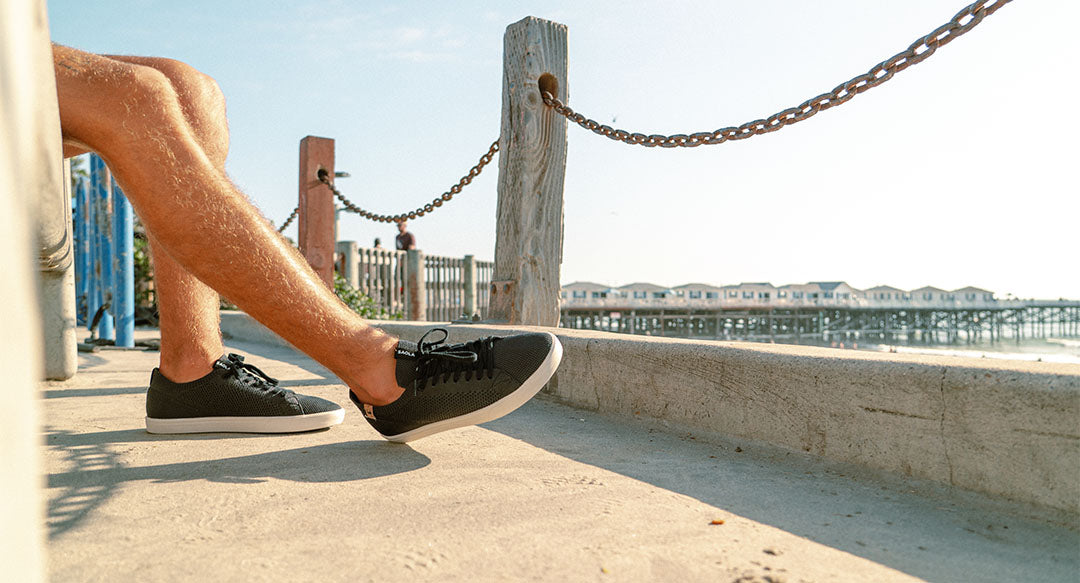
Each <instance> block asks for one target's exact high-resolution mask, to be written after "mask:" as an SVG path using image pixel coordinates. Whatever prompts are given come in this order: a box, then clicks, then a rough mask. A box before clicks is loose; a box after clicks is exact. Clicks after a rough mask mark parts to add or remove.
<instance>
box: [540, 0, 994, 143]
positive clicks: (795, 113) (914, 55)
mask: <svg viewBox="0 0 1080 583" xmlns="http://www.w3.org/2000/svg"><path fill="white" fill-rule="evenodd" d="M1011 1H1012V0H978V1H977V2H974V3H973V4H971V5H969V6H966V7H964V9H963V10H961V11H960V12H957V13H956V16H954V17H953V18H952V20H950V21H949V22H946V23H945V24H943V25H941V26H939V27H937V28H935V29H934V30H933V31H932V32H931V33H930V34H928V35H926V36H924V37H922V38H919V39H918V40H916V41H915V42H913V43H911V46H909V47H908V48H907V50H905V51H902V52H900V53H897V54H895V55H893V56H892V57H890V58H888V59H886V60H884V61H882V62H880V63H878V64H876V65H874V66H873V67H871V68H870V70H869V71H867V72H866V73H864V74H862V75H859V76H857V77H854V78H853V79H851V80H850V81H846V82H844V83H841V84H840V85H837V86H836V88H834V89H833V90H832V91H830V92H828V93H822V94H821V95H818V96H817V97H814V98H812V99H808V100H806V101H804V102H803V103H802V104H800V105H799V106H797V107H789V108H787V109H785V110H783V111H781V112H779V113H775V114H773V115H771V116H769V117H768V118H766V119H758V120H754V121H750V122H746V123H744V124H742V125H741V126H739V127H726V128H721V129H718V130H715V131H712V132H699V133H696V134H689V135H687V134H675V135H671V136H665V135H659V134H653V135H648V136H647V135H645V134H640V133H630V132H627V131H625V130H618V129H614V128H612V127H611V126H607V125H602V124H600V123H598V122H596V121H595V120H592V119H589V118H587V117H585V116H583V115H581V114H580V113H577V112H575V111H574V110H573V109H570V107H568V106H567V105H566V104H564V103H563V102H561V101H559V100H558V99H557V98H556V97H555V96H553V95H552V94H551V93H549V92H547V91H543V92H542V93H541V95H542V97H543V99H544V103H545V104H547V105H548V106H550V107H551V108H552V109H553V110H554V111H555V112H556V113H559V114H560V115H563V116H565V117H566V119H568V120H570V121H572V122H574V123H576V124H578V125H579V126H581V127H583V128H585V129H587V130H589V131H592V132H594V133H597V134H600V135H602V136H606V137H608V138H611V139H613V140H616V141H619V142H625V143H627V144H636V145H639V146H645V147H647V148H653V147H656V146H660V147H661V148H677V147H683V148H695V147H697V146H700V145H702V144H705V145H713V144H722V143H724V142H726V141H728V140H743V139H746V138H749V137H751V136H757V135H761V134H767V133H771V132H775V131H776V130H778V129H780V128H782V127H784V126H787V125H791V124H793V123H796V122H800V121H803V120H804V119H807V118H809V117H812V116H813V115H814V114H816V113H817V112H819V111H825V110H826V109H829V108H831V107H835V106H837V105H840V104H842V103H846V102H848V101H850V100H851V99H852V98H853V97H855V96H856V95H858V94H860V93H862V92H864V91H868V90H870V89H872V88H874V87H877V86H878V85H881V84H882V83H884V82H886V81H888V80H889V79H891V78H892V76H893V75H895V74H897V73H899V72H900V71H903V70H904V69H907V68H908V67H910V66H912V65H915V64H918V63H920V62H922V61H924V60H925V59H926V58H928V57H929V56H930V55H932V54H934V51H936V50H938V49H939V48H941V47H943V46H945V45H946V44H948V43H950V42H952V41H953V39H955V38H956V37H958V36H960V35H962V34H964V33H966V32H967V31H969V30H971V29H972V28H974V27H975V26H976V25H977V24H979V23H980V22H982V19H983V18H986V17H987V16H989V15H991V14H993V13H994V12H997V10H998V9H999V8H1001V7H1002V6H1004V5H1005V4H1008V3H1009V2H1011Z"/></svg>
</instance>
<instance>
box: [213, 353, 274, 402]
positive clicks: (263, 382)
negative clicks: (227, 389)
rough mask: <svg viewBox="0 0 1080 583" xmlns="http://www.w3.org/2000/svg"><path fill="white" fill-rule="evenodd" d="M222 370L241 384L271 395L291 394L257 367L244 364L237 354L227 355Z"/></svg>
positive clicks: (241, 357)
mask: <svg viewBox="0 0 1080 583" xmlns="http://www.w3.org/2000/svg"><path fill="white" fill-rule="evenodd" d="M224 368H225V370H226V371H227V372H230V373H232V374H233V375H235V376H236V377H237V378H238V379H240V380H241V382H244V383H247V384H248V385H251V386H254V387H255V388H257V389H259V390H260V391H264V392H267V393H270V394H271V395H286V394H288V393H290V392H291V391H289V390H288V389H285V388H282V387H279V386H278V380H277V379H275V378H273V377H271V376H270V375H268V374H266V373H265V372H263V371H262V369H260V368H259V367H257V366H255V365H254V364H250V363H247V362H244V357H243V356H240V355H239V354H229V355H228V356H227V357H226V358H225V366H224Z"/></svg>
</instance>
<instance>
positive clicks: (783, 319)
mask: <svg viewBox="0 0 1080 583" xmlns="http://www.w3.org/2000/svg"><path fill="white" fill-rule="evenodd" d="M559 325H560V326H561V327H563V328H573V329H583V330H601V331H607V332H618V333H623V334H638V335H644V336H661V337H676V338H701V339H710V340H754V341H766V342H783V343H801V342H804V341H805V342H811V343H816V342H859V341H864V342H871V343H893V342H907V343H925V344H972V343H976V342H983V341H987V340H988V341H990V342H992V343H996V342H1006V341H1012V342H1019V341H1020V340H1022V339H1024V338H1059V337H1067V338H1074V337H1080V302H1029V303H1027V304H1025V305H1023V306H1010V307H1003V308H996V309H995V308H978V309H966V308H964V309H961V308H955V309H947V308H946V309H943V308H937V309H906V310H889V309H866V308H841V307H829V308H823V307H802V308H767V307H761V308H745V307H732V308H726V307H722V308H712V309H706V308H700V307H695V308H689V307H688V308H675V307H665V308H663V309H642V308H634V309H627V310H620V309H614V308H603V309H596V308H577V307H564V308H563V310H562V319H561V321H560V324H559Z"/></svg>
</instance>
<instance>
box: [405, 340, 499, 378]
mask: <svg viewBox="0 0 1080 583" xmlns="http://www.w3.org/2000/svg"><path fill="white" fill-rule="evenodd" d="M432 332H442V335H443V337H442V338H440V339H439V340H436V341H430V342H426V340H427V337H428V335H429V334H431V333H432ZM449 335H450V334H449V332H447V331H446V329H445V328H432V329H431V330H428V331H427V332H425V333H424V335H423V336H422V337H420V342H418V343H417V345H418V348H417V354H416V378H415V379H414V380H413V391H414V392H416V391H420V390H423V388H424V386H425V384H426V383H427V381H428V380H430V381H431V384H432V386H434V385H436V384H438V383H440V382H443V383H445V382H449V381H451V380H452V381H453V382H457V381H458V380H460V379H461V377H462V376H463V375H464V377H465V380H467V381H468V380H472V379H473V378H477V379H479V378H481V377H482V376H483V375H484V374H485V373H486V374H487V377H488V378H492V377H493V376H495V355H494V352H493V348H494V346H495V340H496V339H495V338H494V337H491V336H489V337H487V338H480V339H478V340H473V341H472V342H466V343H464V344H447V345H444V344H443V342H445V341H446V339H447V338H448V337H449Z"/></svg>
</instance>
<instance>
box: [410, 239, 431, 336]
mask: <svg viewBox="0 0 1080 583" xmlns="http://www.w3.org/2000/svg"><path fill="white" fill-rule="evenodd" d="M405 257H406V259H405V263H406V271H405V293H406V295H407V296H408V297H407V298H406V300H407V303H406V313H405V317H406V318H408V319H409V320H416V321H424V320H427V283H426V282H425V281H424V253H423V252H422V251H420V250H419V249H409V250H408V251H407V252H406V255H405Z"/></svg>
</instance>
